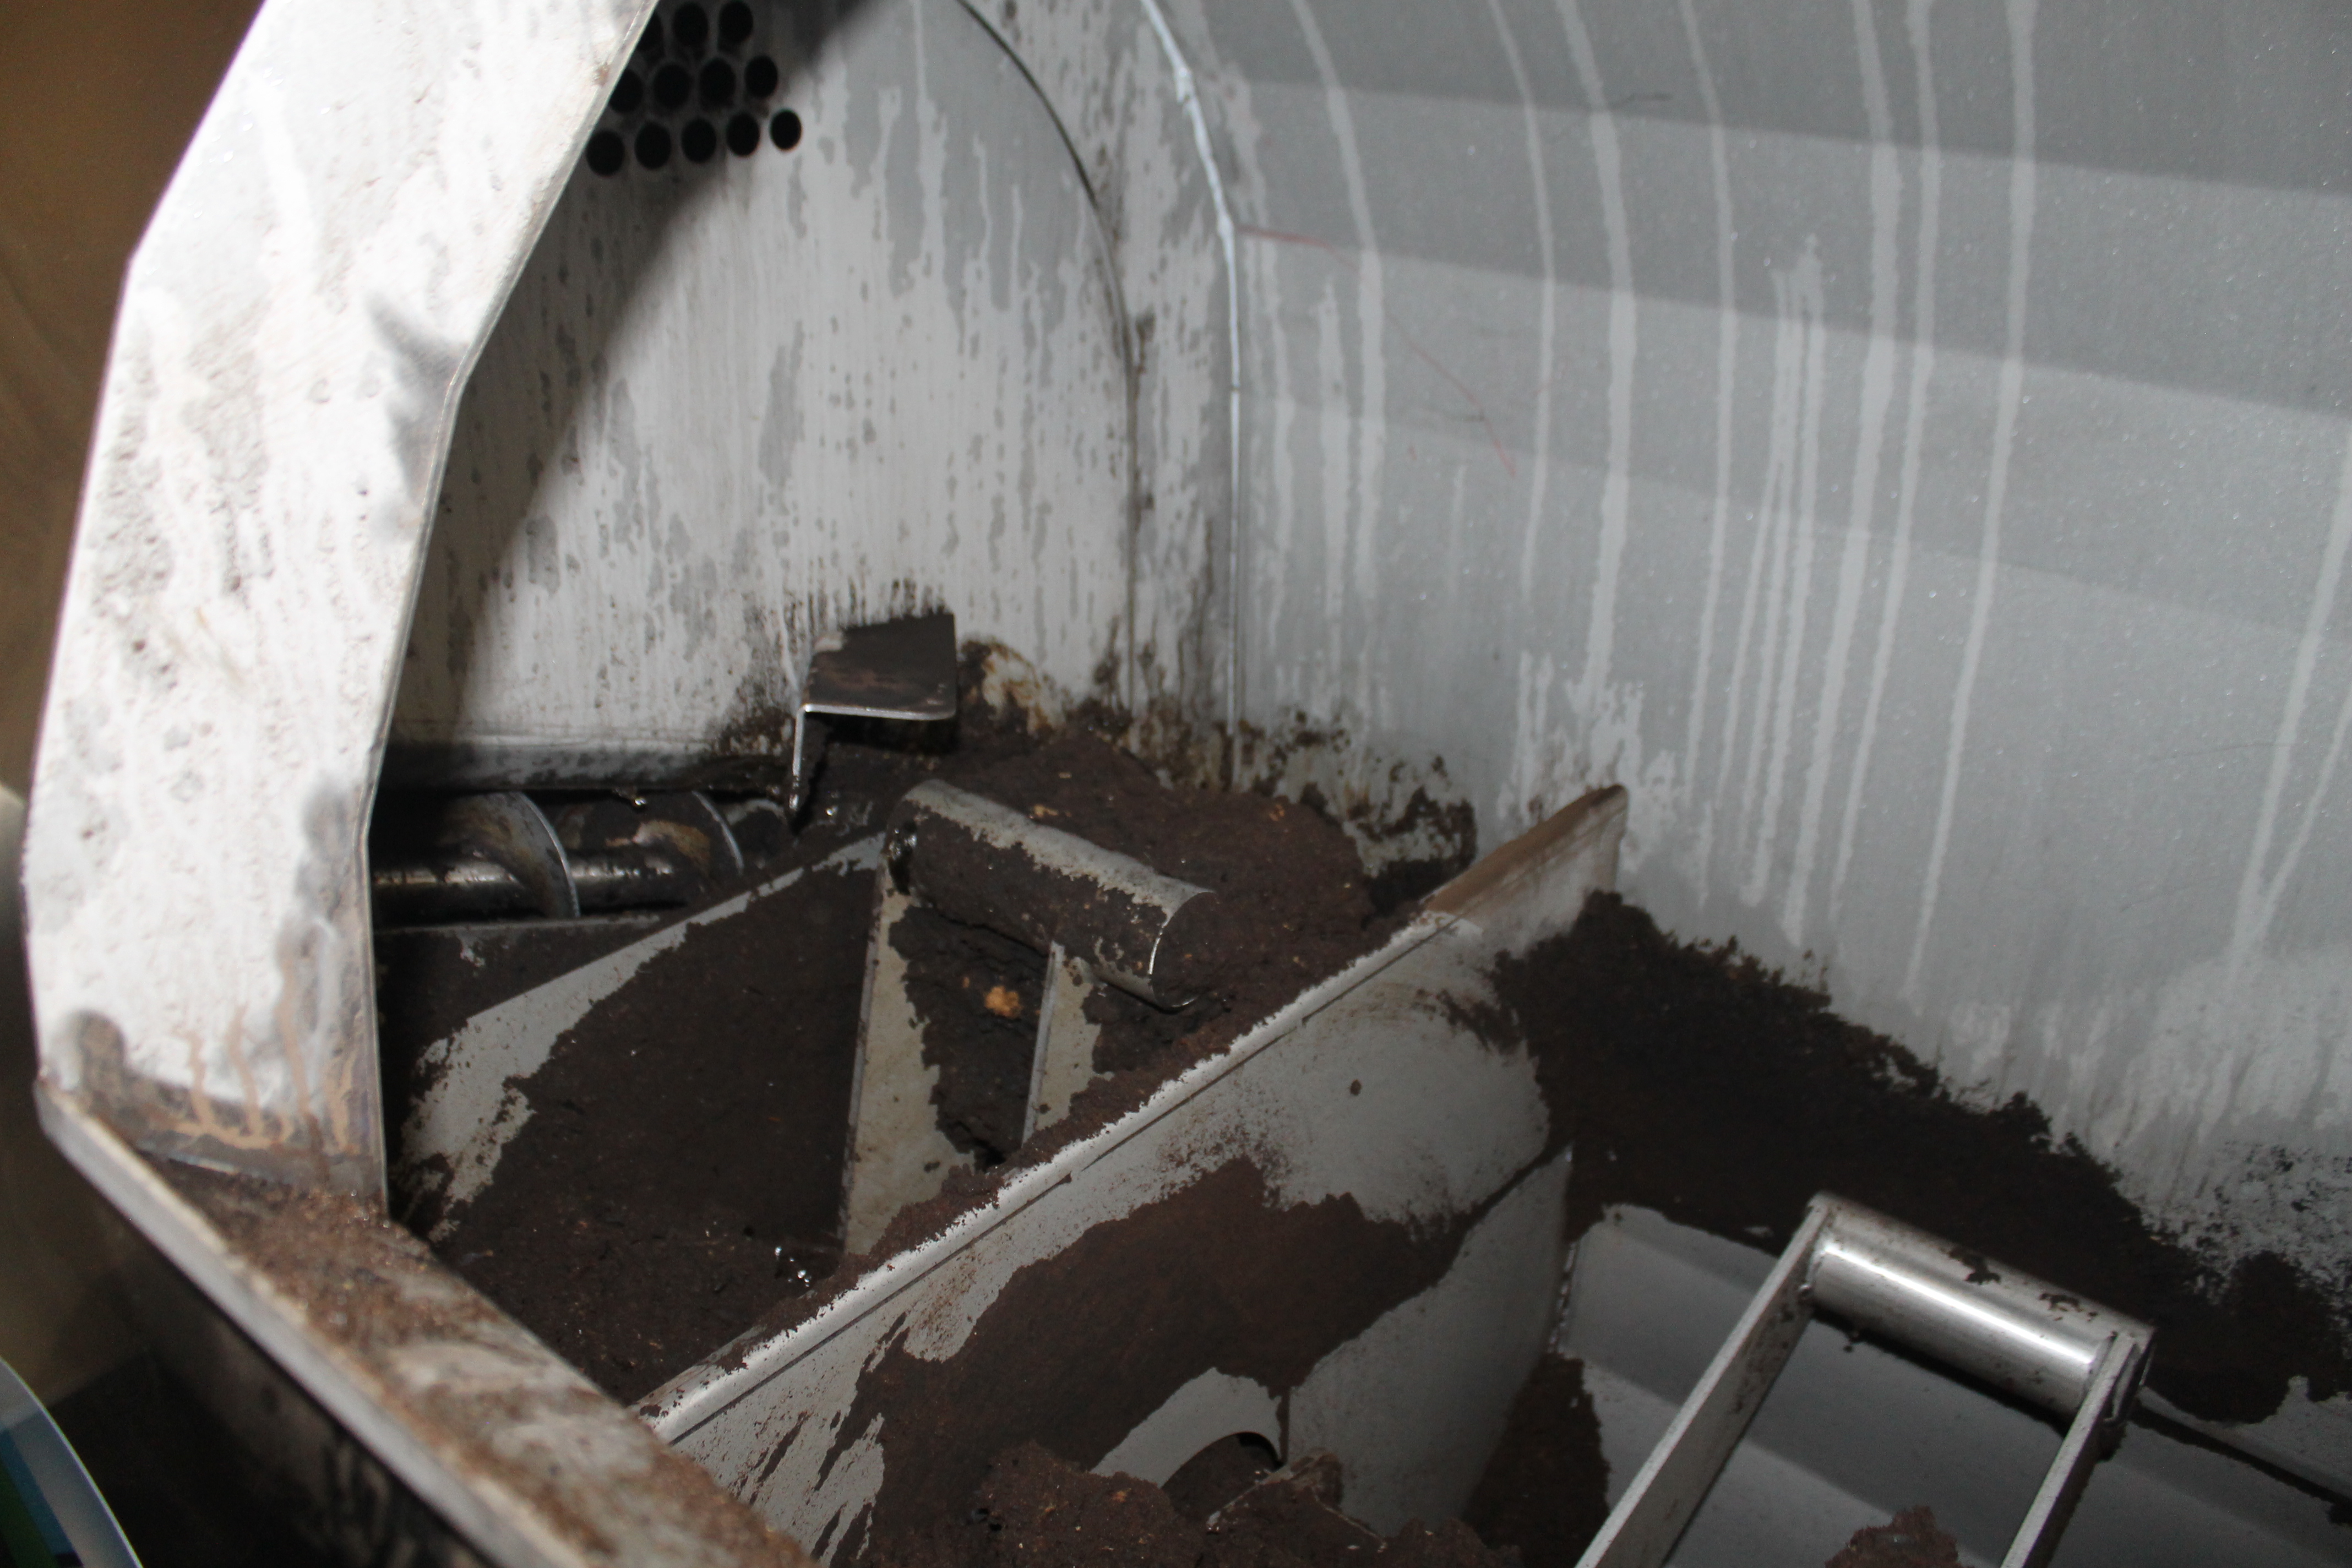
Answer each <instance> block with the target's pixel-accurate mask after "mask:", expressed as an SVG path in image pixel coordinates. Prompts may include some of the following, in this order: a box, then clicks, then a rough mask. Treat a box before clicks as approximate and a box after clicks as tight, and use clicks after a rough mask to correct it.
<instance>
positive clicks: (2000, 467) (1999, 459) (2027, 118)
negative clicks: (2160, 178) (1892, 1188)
mask: <svg viewBox="0 0 2352 1568" xmlns="http://www.w3.org/2000/svg"><path fill="white" fill-rule="evenodd" d="M2035 5H2036V0H2009V47H2010V95H2011V115H2012V118H2013V121H2014V124H2013V129H2012V137H2013V142H2014V144H2013V146H2012V149H2011V154H2010V164H2009V332H2008V340H2007V348H2006V351H2005V352H2004V353H2003V355H2002V357H2001V363H2000V403H1999V405H1998V407H1997V409H1996V410H1995V413H1994V416H1993V431H1992V466H1991V471H1990V474H1989V475H1988V476H1987V477H1986V479H1985V507H1984V530H1983V532H1982V534H1981V535H1980V536H1979V545H1978V552H1977V578H1976V588H1975V591H1974V593H1973V594H1972V595H1970V598H1969V636H1968V643H1967V646H1966V647H1964V648H1963V649H1962V650H1961V653H1960V674H1959V682H1958V687H1957V688H1956V689H1954V691H1953V693H1952V717H1951V729H1950V731H1949V734H1948V739H1947V741H1946V743H1945V748H1944V787H1943V793H1942V795H1941V798H1939V799H1938V800H1937V805H1936V832H1935V837H1934V839H1933V840H1932V842H1930V844H1929V845H1928V847H1927V878H1926V881H1925V884H1924V885H1923V887H1922V888H1921V889H1920V894H1919V922H1918V925H1917V927H1916V929H1915V930H1914V931H1913V932H1912V936H1911V961H1910V963H1907V964H1906V965H1905V966H1904V971H1903V994H1904V996H1905V997H1906V999H1907V1000H1909V1001H1910V1002H1911V1003H1912V1004H1913V1005H1917V1003H1918V1001H1919V982H1920V974H1921V971H1922V970H1923V969H1924V967H1925V966H1926V964H1927V933H1928V931H1929V928H1930V927H1931V926H1932V925H1933V924H1934V922H1935V918H1936V900H1937V896H1938V894H1939V893H1940V892H1941V891H1942V889H1943V881H1944V856H1945V853H1946V851H1948V849H1949V848H1950V847H1951V842H1952V808H1953V805H1954V803H1955V801H1956V800H1957V798H1958V795H1959V788H1960V754H1961V752H1962V751H1963V749H1964V748H1965V747H1966V746H1967V745H1968V738H1969V704H1970V703H1971V702H1973V701H1974V700H1975V698H1976V685H1977V671H1978V669H1979V667H1980V666H1981V665H1982V664H1983V662H1984V645H1985V633H1986V629H1987V627H1988V626H1990V623H1991V620H1992V595H1993V582H1994V578H1995V575H1996V574H1997V573H1998V570H1999V568H2000V531H2001V523H2002V521H2003V519H2004V514H2005V512H2006V511H2007V509H2008V506H2009V463H2010V457H2011V453H2012V452H2013V451H2014V449H2015V447H2016V444H2017V416H2018V411H2019V409H2020V408H2021V406H2022V405H2023V404H2024V399H2025V306H2026V298H2027V279H2028V268H2029V266H2030V264H2031V261H2032V247H2033V194H2034V147H2033V12H2034V6H2035Z"/></svg>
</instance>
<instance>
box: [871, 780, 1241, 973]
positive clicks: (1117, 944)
mask: <svg viewBox="0 0 2352 1568" xmlns="http://www.w3.org/2000/svg"><path fill="white" fill-rule="evenodd" d="M884 854H885V855H886V856H887V863H888V865H889V867H890V871H891V875H892V877H893V878H894V879H896V880H897V882H898V886H899V887H900V888H901V889H905V890H906V891H908V892H911V893H913V894H915V895H916V896H917V897H919V898H920V899H921V900H923V901H924V902H925V903H927V904H929V905H930V906H931V907H932V908H934V909H936V910H939V911H940V913H942V914H944V915H947V916H948V917H950V919H953V920H959V921H964V922H965V923H966V924H968V925H978V926H986V927H988V928H989V929H990V930H992V931H1001V932H1003V934H1004V935H1006V936H1010V937H1013V938H1014V939H1015V940H1017V941H1020V942H1027V943H1028V944H1029V945H1031V946H1033V947H1034V948H1036V949H1037V950H1038V951H1039V952H1044V951H1045V950H1046V949H1047V948H1049V947H1051V946H1052V945H1053V944H1054V943H1055V942H1060V943H1061V944H1062V947H1063V948H1064V950H1065V951H1066V952H1069V953H1070V954H1071V955H1073V956H1074V957H1076V958H1080V959H1083V960H1084V961H1085V962H1086V963H1089V964H1091V965H1092V966H1093V967H1094V970H1095V973H1097V974H1099V975H1101V976H1102V977H1103V978H1104V979H1105V980H1108V981H1109V982H1110V983H1111V984H1114V985H1117V986H1118V987H1119V988H1120V989H1121V990H1123V991H1129V992H1131V993H1133V994H1136V995H1138V996H1140V997H1142V998H1144V999H1145V1000H1146V1001H1149V1002H1153V1003H1156V1004H1158V1005H1160V1006H1163V1007H1173V1006H1181V1005H1182V1004H1183V1003H1185V1002H1187V1001H1189V1000H1190V999H1191V997H1192V994H1193V992H1194V990H1195V989H1196V987H1195V986H1194V985H1192V984H1189V983H1187V981H1186V980H1184V979H1183V978H1181V977H1179V976H1178V975H1177V974H1176V973H1175V970H1176V967H1177V965H1176V963H1175V960H1176V956H1177V953H1178V952H1179V951H1180V950H1181V949H1185V948H1187V947H1189V946H1190V945H1192V944H1191V943H1189V942H1186V941H1185V939H1184V933H1185V931H1188V930H1198V929H1200V927H1199V924H1198V923H1196V922H1206V921H1210V920H1212V919H1213V910H1214V909H1215V906H1216V895H1215V894H1214V893H1212V892H1210V891H1209V890H1208V889H1205V888H1198V887H1195V886H1193V885H1192V883H1190V882H1182V881H1179V880H1177V879H1175V878H1173V877H1165V876H1162V875H1160V873H1159V872H1157V871H1155V870H1153V869H1152V868H1150V867H1149V866H1146V865H1145V864H1144V863H1143V862H1142V861H1140V860H1137V859H1134V858H1131V857H1129V856H1126V855H1120V854H1118V853H1115V852H1114V851H1112V850H1108V849H1105V848H1104V847H1101V846H1100V845H1098V844H1094V843H1090V842H1088V841H1087V840H1086V839H1084V838H1080V837H1077V836H1076V835H1075V834H1070V833H1064V832H1062V831H1061V830H1060V829H1059V828H1054V827H1045V826H1040V825H1039V824H1037V823H1034V822H1032V821H1030V820H1029V819H1028V818H1027V817H1025V816H1022V815H1021V814H1020V813H1019V812H1017V811H1014V810H1013V808H1012V807H1010V806H1005V805H998V804H997V803H996V802H994V801H992V800H986V799H983V798H982V797H981V796H979V795H973V794H972V793H971V792H970V791H969V790H961V789H958V788H956V787H955V786H954V785H952V784H941V783H940V782H939V781H938V780H936V779H934V780H930V781H929V782H927V783H924V784H918V785H916V786H915V787H914V788H913V789H911V790H909V791H908V792H907V795H906V796H905V798H903V799H902V800H900V801H899V803H898V808H897V809H896V810H894V811H893V812H892V813H891V814H890V833H889V837H888V839H887V845H886V847H885V849H884Z"/></svg>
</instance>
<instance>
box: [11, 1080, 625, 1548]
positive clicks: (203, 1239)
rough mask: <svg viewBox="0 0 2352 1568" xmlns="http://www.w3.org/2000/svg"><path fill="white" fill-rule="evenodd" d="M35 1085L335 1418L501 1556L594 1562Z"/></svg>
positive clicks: (72, 1148) (180, 1259) (102, 1134)
mask: <svg viewBox="0 0 2352 1568" xmlns="http://www.w3.org/2000/svg"><path fill="white" fill-rule="evenodd" d="M34 1089H35V1103H36V1106H37V1109H38V1110H39V1112H40V1118H41V1123H42V1125H43V1127H44V1128H45V1129H46V1130H47V1132H48V1134H49V1136H50V1138H51V1139H52V1141H54V1142H56V1143H57V1144H58V1147H59V1148H60V1149H62V1150H64V1151H65V1152H66V1153H67V1154H68V1156H69V1157H70V1158H71V1159H72V1161H73V1163H74V1164H75V1166H76V1167H77V1168H79V1170H80V1171H81V1172H82V1173H84V1174H85V1175H87V1176H89V1178H90V1180H91V1182H92V1184H95V1185H96V1186H97V1187H98V1188H99V1190H100V1192H102V1193H103V1194H106V1196H107V1198H108V1199H109V1200H110V1202H112V1203H113V1204H114V1205H116V1206H117V1207H118V1208H120V1209H121V1210H122V1211H123V1213H125V1214H126V1215H131V1217H132V1218H133V1220H134V1221H135V1222H137V1221H143V1222H145V1223H141V1224H140V1226H139V1228H140V1230H141V1231H142V1233H143V1234H145V1235H146V1236H147V1237H149V1239H151V1240H152V1241H153V1242H154V1243H155V1244H156V1246H157V1247H160V1248H161V1249H162V1250H163V1255H164V1256H165V1257H166V1258H169V1259H170V1260H171V1261H172V1263H173V1265H174V1266H175V1267H177V1268H180V1269H181V1270H183V1271H184V1273H186V1274H187V1275H188V1276H189V1277H190V1278H192V1279H194V1280H195V1281H196V1283H197V1285H198V1287H199V1288H201V1289H203V1290H204V1292H205V1295H206V1296H208V1297H209V1298H211V1300H213V1301H215V1303H217V1304H218V1305H219V1306H220V1307H221V1308H222V1309H223V1310H226V1312H227V1313H228V1315H229V1317H230V1319H231V1321H234V1322H235V1323H236V1325H237V1327H239V1328H240V1329H242V1330H244V1331H246V1332H247V1333H248V1334H250V1335H251V1336H252V1337H253V1338H254V1340H255V1341H256V1342H258V1343H259V1344H260V1345H261V1347H262V1349H263V1350H264V1351H265V1352H268V1354H269V1355H270V1356H271V1357H273V1358H274V1359H276V1360H277V1361H278V1362H279V1363H281V1364H282V1365H284V1366H285V1367H286V1368H287V1370H288V1371H289V1372H291V1373H294V1374H295V1377H296V1380H297V1381H298V1382H299V1383H300V1384H301V1385H302V1386H303V1387H304V1388H306V1389H308V1390H309V1391H310V1393H311V1394H313V1395H315V1396H316V1397H317V1398H318V1399H319V1401H320V1403H321V1404H322V1405H325V1406H326V1407H327V1409H328V1410H329V1411H330V1412H331V1414H332V1415H334V1416H335V1418H336V1419H337V1420H339V1421H341V1422H343V1423H344V1424H345V1425H346V1426H350V1427H352V1429H353V1430H354V1431H355V1432H358V1433H361V1434H362V1435H363V1440H364V1441H366V1442H367V1444H368V1446H369V1447H372V1448H373V1449H374V1450H375V1451H376V1452H377V1453H378V1454H379V1455H381V1456H382V1457H383V1460H384V1462H385V1464H386V1465H387V1466H388V1467H389V1468H391V1469H392V1471H393V1473H394V1474H395V1475H397V1476H398V1477H400V1479H402V1480H403V1481H404V1482H406V1483H407V1484H408V1485H409V1486H410V1487H412V1488H414V1489H415V1491H416V1493H417V1495H418V1496H419V1497H421V1498H422V1499H424V1500H425V1502H427V1503H428V1504H430V1505H431V1506H432V1507H433V1508H435V1509H436V1510H438V1511H439V1512H440V1513H441V1515H442V1516H443V1517H444V1518H445V1519H446V1520H448V1521H449V1522H450V1523H451V1524H452V1525H453V1526H455V1527H456V1528H457V1531H458V1532H459V1533H460V1534H461V1535H463V1536H465V1537H467V1539H469V1540H470V1541H472V1542H475V1543H477V1544H478V1545H479V1546H481V1547H482V1548H484V1549H485V1550H486V1551H487V1552H488V1553H489V1554H490V1555H491V1556H492V1557H493V1558H494V1559H495V1560H496V1561H499V1562H502V1563H543V1564H548V1565H550V1568H586V1565H588V1564H590V1563H593V1562H594V1561H595V1559H594V1558H593V1557H591V1556H590V1555H588V1554H587V1553H585V1552H581V1551H580V1550H578V1549H577V1548H576V1547H575V1546H573V1545H572V1543H570V1542H566V1541H564V1540H563V1538H562V1536H560V1535H558V1534H557V1533H556V1532H554V1531H551V1530H550V1529H548V1528H547V1526H546V1525H545V1524H543V1523H542V1522H541V1521H540V1519H539V1510H538V1508H537V1506H536V1505H535V1504H533V1503H532V1502H530V1500H526V1499H523V1498H520V1497H517V1496H514V1495H513V1494H511V1493H509V1492H507V1489H505V1488H503V1487H501V1486H499V1485H498V1484H497V1483H496V1482H493V1481H489V1480H487V1479H481V1478H476V1479H470V1480H469V1479H461V1478H460V1477H458V1476H457V1474H456V1473H455V1472H453V1471H452V1470H451V1469H450V1468H448V1466H447V1465H446V1464H445V1463H444V1462H443V1460H442V1458H441V1457H440V1456H439V1455H437V1454H436V1453H435V1452H434V1451H433V1450H432V1448H431V1447H429V1446H428V1445H427V1444H426V1443H425V1442H424V1441H423V1440H422V1439H421V1438H420V1437H418V1436H417V1435H416V1434H415V1433H413V1432H411V1431H410V1430H408V1428H407V1427H406V1426H404V1424H402V1423H401V1422H399V1421H398V1420H396V1419H394V1417H393V1416H392V1415H391V1414H390V1412H389V1411H387V1410H385V1409H384V1407H383V1405H382V1404H381V1403H380V1402H379V1401H378V1400H377V1399H376V1398H375V1396H374V1395H373V1394H372V1393H371V1392H370V1391H369V1390H368V1389H367V1387H366V1386H365V1384H364V1383H363V1382H362V1380H361V1379H359V1378H358V1377H356V1376H354V1375H353V1374H352V1371H351V1369H349V1368H347V1367H346V1366H345V1365H344V1364H343V1361H342V1358H341V1357H340V1356H338V1355H336V1354H334V1353H332V1352H330V1351H329V1350H328V1349H326V1348H325V1347H324V1346H323V1345H322V1344H321V1343H320V1341H319V1338H318V1336H317V1335H315V1334H314V1333H313V1332H311V1331H310V1330H309V1329H308V1328H307V1327H305V1326H304V1325H303V1323H302V1322H301V1321H300V1318H299V1314H297V1313H295V1312H293V1311H291V1310H289V1304H288V1303H287V1302H286V1300H284V1299H283V1297H282V1295H281V1293H280V1292H279V1291H278V1288H277V1286H276V1285H275V1284H274V1283H272V1282H271V1281H270V1279H268V1276H266V1275H265V1274H263V1273H262V1272H261V1271H260V1270H258V1269H257V1268H255V1267H254V1266H253V1265H252V1264H250V1263H248V1262H247V1261H245V1260H244V1259H243V1258H240V1257H238V1255H237V1254H236V1250H235V1249H234V1248H232V1247H230V1246H229V1245H228V1242H227V1239H226V1237H223V1236H222V1235H221V1234H220V1232H219V1230H218V1229H216V1228H215V1226H213V1224H212V1222H211V1221H210V1220H209V1219H207V1218H206V1217H205V1215H204V1213H203V1211H202V1210H200V1209H198V1208H197V1207H196V1206H195V1205H193V1204H191V1203H189V1202H188V1201H187V1200H186V1199H185V1198H183V1197H182V1196H180V1194H177V1193H175V1192H173V1190H172V1189H171V1187H170V1186H169V1185H168V1184H166V1183H165V1182H164V1181H163V1178H162V1177H161V1176H159V1175H157V1174H156V1173H154V1172H153V1171H152V1170H150V1169H149V1168H148V1167H147V1165H146V1163H145V1162H144V1161H143V1160H142V1158H141V1157H140V1155H139V1154H138V1153H137V1152H135V1151H134V1150H132V1149H131V1146H130V1145H129V1144H127V1143H125V1142H123V1141H122V1140H121V1137H120V1136H119V1135H118V1134H116V1132H115V1131H114V1130H113V1129H112V1128H110V1127H109V1126H107V1125H106V1123H105V1122H104V1121H100V1119H99V1118H98V1117H97V1116H96V1115H95V1114H94V1113H93V1112H91V1111H90V1110H88V1109H87V1108H85V1107H83V1106H81V1105H79V1104H78V1103H76V1102H75V1101H74V1100H72V1099H71V1098H69V1097H68V1096H67V1095H65V1094H63V1093H60V1092H59V1091H58V1090H57V1089H53V1088H52V1087H51V1086H50V1085H49V1084H48V1083H47V1081H46V1080H43V1079H36V1080H35V1085H34ZM552 1353H553V1352H550V1354H552ZM566 1364H567V1365H568V1363H566ZM499 1494H505V1495H504V1496H503V1497H502V1498H500V1500H501V1501H503V1502H504V1503H505V1504H506V1505H507V1506H505V1507H504V1508H495V1507H493V1506H492V1503H491V1501H490V1499H491V1498H492V1497H496V1496H498V1495H499Z"/></svg>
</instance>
